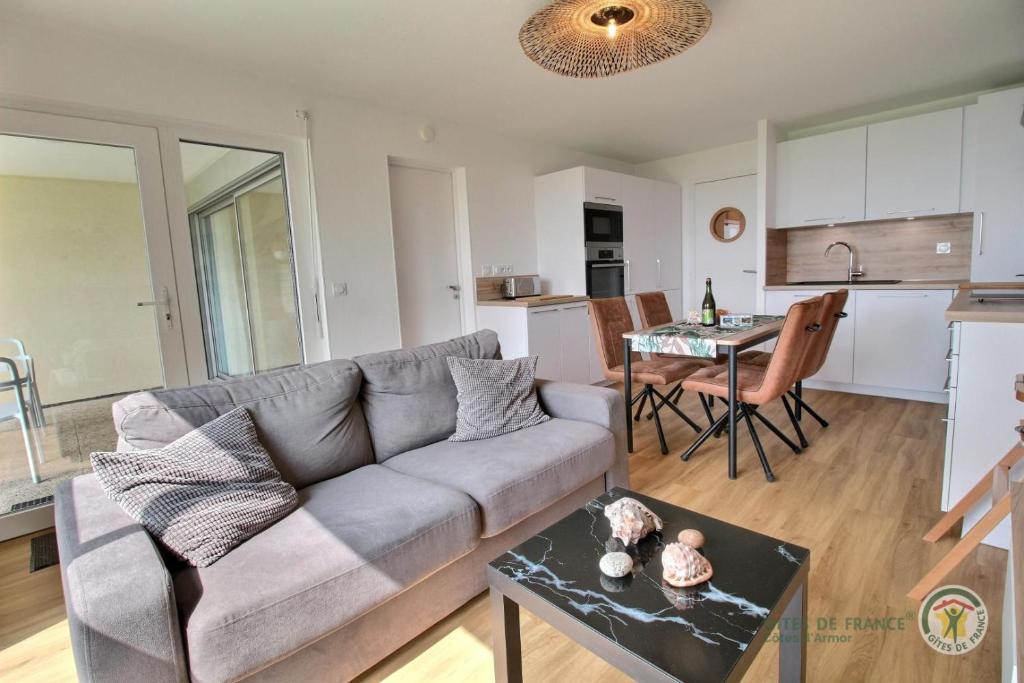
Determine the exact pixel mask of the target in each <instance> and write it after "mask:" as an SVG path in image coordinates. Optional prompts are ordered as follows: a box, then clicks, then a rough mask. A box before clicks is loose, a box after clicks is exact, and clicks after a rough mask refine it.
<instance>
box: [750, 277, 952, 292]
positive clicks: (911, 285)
mask: <svg viewBox="0 0 1024 683" xmlns="http://www.w3.org/2000/svg"><path fill="white" fill-rule="evenodd" d="M961 284H963V280H904V281H903V282H898V283H896V284H892V285H862V284H857V283H856V282H854V283H853V284H846V283H843V284H841V285H765V287H764V289H765V291H766V292H772V291H776V290H780V291H786V290H791V291H796V292H798V291H803V290H807V289H809V290H815V291H816V290H821V291H823V292H824V291H829V290H835V289H853V290H857V289H956V288H957V287H959V286H960V285H961Z"/></svg>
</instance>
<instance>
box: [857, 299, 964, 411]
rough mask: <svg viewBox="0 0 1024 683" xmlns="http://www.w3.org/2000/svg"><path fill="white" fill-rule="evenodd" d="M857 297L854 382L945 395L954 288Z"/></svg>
mask: <svg viewBox="0 0 1024 683" xmlns="http://www.w3.org/2000/svg"><path fill="white" fill-rule="evenodd" d="M855 294H856V297H855V301H856V307H855V312H854V316H853V317H854V325H853V327H854V334H855V336H854V345H853V348H854V353H853V383H854V384H859V385H867V386H875V387H885V388H890V389H903V390H908V391H923V392H941V391H942V390H943V388H944V384H945V381H946V376H947V365H946V353H947V351H948V335H947V334H946V322H945V319H944V315H945V311H946V308H948V307H949V304H950V302H951V301H952V300H953V297H952V292H951V291H950V290H860V291H857V292H856V293H855Z"/></svg>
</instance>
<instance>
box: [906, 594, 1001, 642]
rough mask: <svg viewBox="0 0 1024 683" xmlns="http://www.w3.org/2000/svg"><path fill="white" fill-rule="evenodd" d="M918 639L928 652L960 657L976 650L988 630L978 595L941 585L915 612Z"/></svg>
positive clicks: (986, 617)
mask: <svg viewBox="0 0 1024 683" xmlns="http://www.w3.org/2000/svg"><path fill="white" fill-rule="evenodd" d="M917 625H918V628H920V629H921V637H922V638H924V640H925V642H926V643H928V644H929V645H931V646H932V649H934V650H938V651H939V652H941V653H943V654H947V655H962V654H963V653H965V652H970V651H971V650H973V649H974V648H976V647H978V644H979V643H981V639H982V638H984V637H985V632H986V631H988V610H986V609H985V603H984V602H982V601H981V598H979V597H978V594H977V593H975V592H974V591H972V590H971V589H970V588H967V587H965V586H941V587H939V588H936V589H935V590H933V591H932V592H931V593H929V594H928V597H926V598H925V599H924V602H922V603H921V609H920V611H918V613H917Z"/></svg>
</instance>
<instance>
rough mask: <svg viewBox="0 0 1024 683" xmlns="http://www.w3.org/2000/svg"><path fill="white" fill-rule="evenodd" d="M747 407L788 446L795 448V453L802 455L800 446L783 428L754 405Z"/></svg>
mask: <svg viewBox="0 0 1024 683" xmlns="http://www.w3.org/2000/svg"><path fill="white" fill-rule="evenodd" d="M745 408H746V409H747V411H748V412H749V413H751V414H752V415H753V416H754V417H756V418H757V419H758V420H760V421H761V422H762V423H763V424H764V426H765V427H767V428H768V429H769V430H770V431H771V432H772V434H774V435H775V436H777V437H779V439H780V440H782V442H783V443H785V444H786V445H787V446H789V447H790V448H791V449H792V450H793V452H794V453H796V454H797V455H800V453H801V450H800V447H799V446H797V445H796V444H795V443H793V440H792V439H790V438H789V437H788V436H786V435H785V434H784V433H783V432H782V430H781V429H779V428H778V427H776V426H775V425H774V424H773V423H772V421H771V420H769V419H768V418H767V417H765V416H764V415H762V414H761V413H759V412H758V411H757V408H755V407H754V406H749V405H748V406H745Z"/></svg>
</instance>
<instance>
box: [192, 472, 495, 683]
mask: <svg viewBox="0 0 1024 683" xmlns="http://www.w3.org/2000/svg"><path fill="white" fill-rule="evenodd" d="M479 531H480V516H479V510H478V509H477V506H476V504H475V503H474V502H473V501H472V499H470V498H469V497H468V496H466V495H465V494H463V493H460V492H459V491H456V490H454V489H451V488H448V487H444V486H438V485H436V484H432V483H430V482H426V481H421V480H417V479H414V478H412V477H408V476H406V475H404V474H401V473H399V472H396V471H394V470H390V469H387V468H385V467H382V466H380V465H369V466H367V467H361V468H359V469H357V470H354V471H352V472H349V473H347V474H344V475H342V476H340V477H337V478H335V479H329V480H327V481H323V482H320V483H319V484H314V485H313V486H310V487H308V488H305V489H303V490H301V491H299V507H298V509H297V510H295V511H294V512H292V513H291V514H290V515H288V516H287V517H285V518H284V519H282V520H281V521H280V522H278V523H277V524H275V525H273V526H271V527H270V528H268V529H266V530H265V531H263V532H262V533H260V534H257V535H256V536H253V537H252V538H251V539H249V540H248V541H246V542H245V543H243V544H241V545H240V546H238V547H237V548H235V549H234V550H232V551H231V552H230V553H228V554H227V555H225V556H224V557H222V558H221V559H220V560H218V561H217V562H216V563H215V564H213V565H211V566H209V567H205V568H201V569H196V568H187V569H183V570H181V571H179V572H178V573H177V574H176V575H175V578H174V583H175V591H176V593H177V599H178V605H179V611H180V614H181V619H182V623H183V626H184V630H185V637H186V639H187V642H188V648H187V649H188V658H189V667H190V669H191V672H192V678H193V680H196V681H226V680H235V679H237V678H239V677H241V676H244V675H245V674H247V673H250V672H253V671H255V670H257V669H260V668H262V667H263V666H265V665H267V664H269V663H270V662H273V661H275V660H276V659H278V658H280V657H283V656H286V655H288V654H289V653H291V652H293V651H295V650H297V649H299V648H301V647H303V646H304V645H306V644H308V643H310V642H312V641H314V640H317V639H318V638H320V637H322V636H324V635H326V634H327V633H329V632H330V631H331V630H333V629H336V628H339V627H340V626H343V625H344V624H346V623H347V622H349V621H351V620H353V619H355V618H357V617H358V616H360V615H361V614H363V613H365V612H367V611H368V610H370V609H372V608H373V607H375V606H376V605H379V604H380V603H382V602H384V601H386V600H388V599H389V598H391V597H394V596H395V595H397V594H399V593H400V592H401V591H402V590H404V589H405V588H408V587H409V586H411V585H412V584H414V583H416V582H417V581H419V580H420V579H422V578H424V577H425V576H427V575H428V574H430V573H432V572H434V571H435V570H437V569H439V568H441V567H443V566H444V565H446V564H448V563H449V562H451V561H452V560H454V559H456V558H458V557H460V556H462V555H464V554H466V553H467V552H469V551H470V550H472V549H473V548H474V547H475V546H476V545H477V543H478V542H479Z"/></svg>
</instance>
